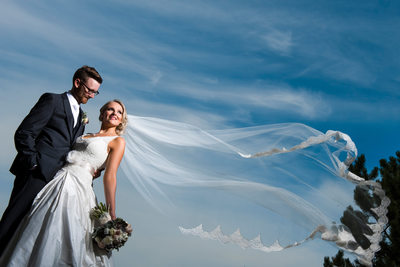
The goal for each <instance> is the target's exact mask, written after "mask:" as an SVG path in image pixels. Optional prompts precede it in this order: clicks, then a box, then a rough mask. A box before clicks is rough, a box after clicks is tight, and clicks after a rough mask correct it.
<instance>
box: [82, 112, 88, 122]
mask: <svg viewBox="0 0 400 267" xmlns="http://www.w3.org/2000/svg"><path fill="white" fill-rule="evenodd" d="M82 123H83V125H86V124H88V123H89V117H88V115H87V113H86V112H83V115H82Z"/></svg>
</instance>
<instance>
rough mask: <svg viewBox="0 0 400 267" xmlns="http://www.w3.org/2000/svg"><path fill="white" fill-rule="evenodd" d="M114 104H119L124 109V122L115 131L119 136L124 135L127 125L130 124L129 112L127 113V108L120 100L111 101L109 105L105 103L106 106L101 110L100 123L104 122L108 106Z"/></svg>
mask: <svg viewBox="0 0 400 267" xmlns="http://www.w3.org/2000/svg"><path fill="white" fill-rule="evenodd" d="M112 102H115V103H118V104H119V105H121V107H122V121H121V123H120V124H119V125H118V126H117V128H116V129H115V132H116V133H117V134H118V135H121V134H123V133H124V130H125V128H126V125H127V124H128V115H127V112H126V108H125V105H124V103H122V101H121V100H119V99H114V100H111V101H108V102H107V103H105V104H104V105H103V106H102V107H101V108H100V115H99V121H102V120H103V114H104V111H106V109H107V107H108V105H109V104H110V103H112Z"/></svg>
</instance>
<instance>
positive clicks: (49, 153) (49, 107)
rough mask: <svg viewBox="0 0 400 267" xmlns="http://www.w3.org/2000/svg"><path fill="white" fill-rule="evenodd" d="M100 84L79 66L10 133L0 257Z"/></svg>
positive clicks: (61, 161)
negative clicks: (61, 89) (12, 153)
mask: <svg viewBox="0 0 400 267" xmlns="http://www.w3.org/2000/svg"><path fill="white" fill-rule="evenodd" d="M101 83H102V78H101V76H100V75H99V73H98V72H97V71H96V69H94V68H92V67H88V66H83V67H81V68H79V69H78V70H77V71H76V72H75V74H74V77H73V85H72V89H71V90H70V91H69V92H65V93H63V94H52V93H45V94H43V95H42V96H41V97H40V99H39V101H38V102H37V103H36V104H35V106H34V107H33V108H32V109H31V111H30V112H29V114H28V115H27V116H26V117H25V119H24V120H23V121H22V123H21V124H20V126H19V127H18V129H17V131H16V133H15V136H14V141H15V147H16V149H17V152H18V153H17V156H16V157H15V160H14V162H13V164H12V166H11V169H10V172H11V173H13V174H14V175H15V176H16V177H15V180H14V187H13V190H12V193H11V197H10V201H9V203H8V207H7V208H6V210H5V211H4V213H3V216H2V218H1V221H0V256H1V254H2V253H3V251H4V249H5V247H6V246H7V243H8V241H9V240H10V239H11V237H12V235H13V234H14V232H15V230H16V229H17V227H18V225H19V223H20V222H21V220H22V219H23V217H24V216H25V215H26V214H27V212H28V211H29V209H30V207H31V205H32V202H33V200H34V198H35V196H36V195H37V193H39V191H40V190H41V189H42V188H43V187H44V186H45V185H46V183H48V182H49V181H50V180H51V179H52V178H53V177H54V175H55V173H56V172H57V171H58V170H59V169H60V168H61V167H62V166H63V165H64V163H65V157H66V155H67V153H68V152H69V151H70V150H71V148H72V145H73V144H74V142H75V140H76V138H77V137H78V136H80V135H82V134H83V132H84V126H85V125H84V122H83V121H82V116H83V112H82V110H81V108H80V104H86V103H87V101H88V100H89V99H91V98H93V97H94V96H95V95H97V94H98V90H99V87H100V84H101Z"/></svg>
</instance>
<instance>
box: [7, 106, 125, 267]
mask: <svg viewBox="0 0 400 267" xmlns="http://www.w3.org/2000/svg"><path fill="white" fill-rule="evenodd" d="M99 119H100V121H101V129H100V131H99V132H98V133H96V134H90V135H85V136H81V137H79V138H78V139H77V141H76V143H75V145H74V149H73V150H72V151H71V152H70V153H69V154H68V156H67V164H66V165H65V166H64V167H63V168H62V169H61V170H60V171H58V173H57V174H56V175H55V177H54V179H53V180H52V181H51V182H49V183H48V184H47V185H46V186H45V187H44V188H43V189H42V191H40V193H39V194H38V195H37V197H36V198H35V200H34V202H33V204H32V208H31V210H30V212H29V213H28V214H27V216H26V217H25V218H24V220H23V222H22V223H21V225H20V227H19V229H18V230H17V231H16V234H15V235H14V236H13V238H12V240H11V241H10V243H9V245H8V247H7V248H6V250H5V252H4V253H3V255H2V258H0V266H18V267H22V266H32V267H36V266H40V267H43V266H111V265H112V264H111V261H110V259H109V258H110V256H111V255H109V254H107V253H106V252H105V251H103V250H100V249H98V248H97V247H96V246H95V245H94V244H93V241H92V239H91V236H90V235H91V233H92V231H93V223H92V221H91V220H90V217H89V212H90V210H91V209H92V208H93V207H94V206H95V205H96V197H95V194H94V192H93V188H92V181H93V175H94V173H95V171H96V170H99V169H103V168H105V171H104V178H103V182H104V193H105V198H106V204H107V205H108V206H109V207H110V215H111V217H112V219H115V218H116V215H115V193H116V174H117V170H118V167H119V164H120V162H121V160H122V157H123V154H124V150H125V140H124V138H122V137H120V136H119V135H120V134H121V133H122V132H123V130H124V128H125V126H126V123H127V114H126V109H125V106H124V105H123V103H122V102H121V101H119V100H113V101H110V102H108V103H106V104H105V105H104V106H103V107H102V108H101V109H100V116H99Z"/></svg>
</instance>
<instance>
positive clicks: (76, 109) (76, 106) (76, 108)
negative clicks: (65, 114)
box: [67, 92, 79, 127]
mask: <svg viewBox="0 0 400 267" xmlns="http://www.w3.org/2000/svg"><path fill="white" fill-rule="evenodd" d="M67 96H68V100H69V104H70V106H71V110H72V115H73V116H74V127H75V126H76V123H77V122H78V116H79V104H78V101H76V99H75V97H74V96H73V95H72V94H71V92H67Z"/></svg>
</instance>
